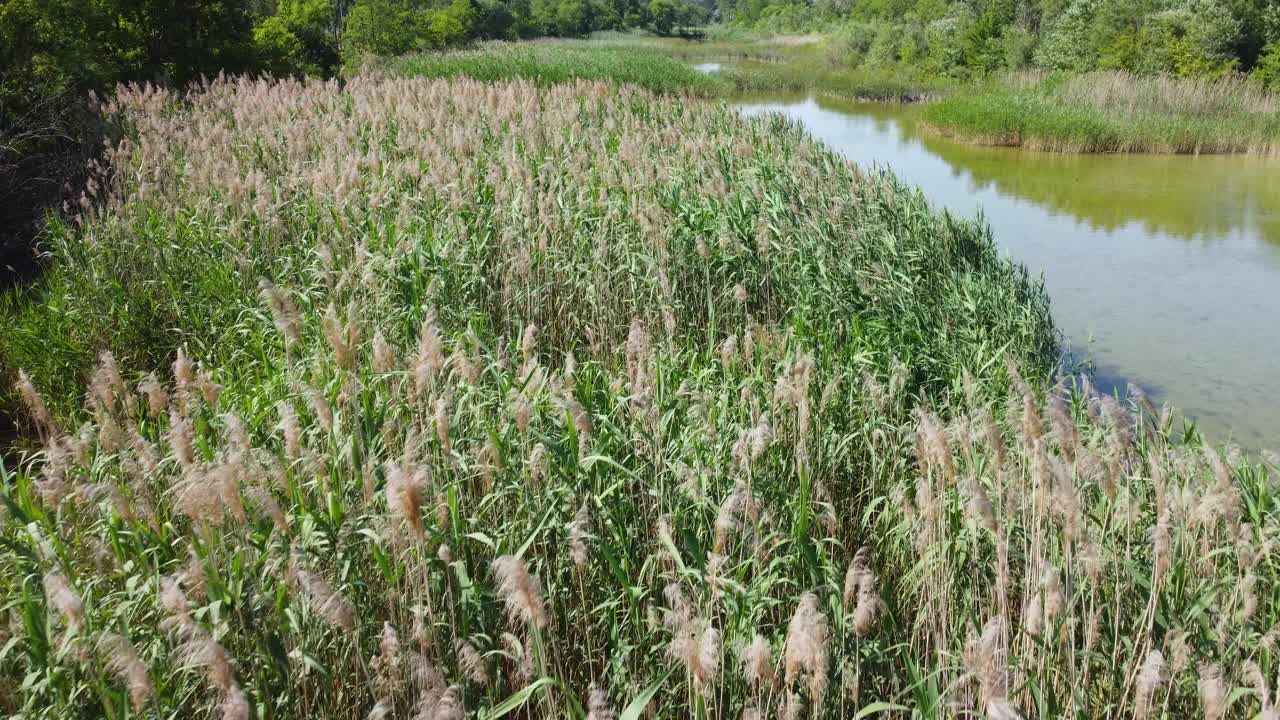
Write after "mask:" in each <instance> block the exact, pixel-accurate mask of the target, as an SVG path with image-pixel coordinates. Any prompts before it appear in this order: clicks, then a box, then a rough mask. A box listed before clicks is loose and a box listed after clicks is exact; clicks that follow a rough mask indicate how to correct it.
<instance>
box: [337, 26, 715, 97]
mask: <svg viewBox="0 0 1280 720" xmlns="http://www.w3.org/2000/svg"><path fill="white" fill-rule="evenodd" d="M362 70H363V71H364V72H365V73H366V74H370V73H376V74H389V75H396V76H401V77H421V78H454V77H466V78H472V79H474V80H483V81H488V82H492V81H498V80H528V81H530V82H533V83H536V84H538V85H549V84H553V83H564V82H572V81H576V80H601V81H611V82H616V83H626V84H630V85H637V86H639V87H643V88H645V89H647V90H652V91H654V92H680V93H688V94H693V95H700V96H704V97H706V96H715V95H724V94H726V93H727V92H728V91H729V90H730V89H731V87H730V86H729V85H728V83H726V82H725V81H724V80H722V79H721V78H719V77H716V76H714V75H708V74H706V73H701V72H698V71H697V70H695V69H693V68H692V67H690V66H689V65H688V63H685V62H681V61H680V60H677V59H674V58H672V57H668V56H667V55H666V54H664V53H662V52H659V51H658V50H657V49H655V48H651V47H648V46H645V45H642V44H626V45H623V44H617V43H600V42H586V41H580V40H542V41H536V42H519V43H515V42H488V43H483V44H481V45H479V46H478V47H474V48H468V49H462V50H446V51H441V52H428V53H418V54H411V55H405V56H402V57H395V58H381V59H373V60H371V61H368V63H367V64H366V66H365V67H364V68H362Z"/></svg>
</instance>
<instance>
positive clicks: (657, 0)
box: [649, 0, 680, 35]
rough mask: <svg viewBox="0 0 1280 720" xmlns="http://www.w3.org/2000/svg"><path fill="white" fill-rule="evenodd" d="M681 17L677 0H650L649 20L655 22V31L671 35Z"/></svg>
mask: <svg viewBox="0 0 1280 720" xmlns="http://www.w3.org/2000/svg"><path fill="white" fill-rule="evenodd" d="M679 17H680V6H679V5H678V4H677V2H676V0H650V2H649V21H650V22H652V23H653V31H654V32H655V33H657V34H659V35H670V34H671V31H672V30H673V29H675V26H676V23H677V22H678V21H679Z"/></svg>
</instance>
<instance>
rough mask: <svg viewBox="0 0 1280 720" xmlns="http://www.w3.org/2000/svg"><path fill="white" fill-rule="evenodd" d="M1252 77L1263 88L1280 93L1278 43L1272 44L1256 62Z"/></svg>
mask: <svg viewBox="0 0 1280 720" xmlns="http://www.w3.org/2000/svg"><path fill="white" fill-rule="evenodd" d="M1254 77H1256V78H1257V80H1258V81H1259V82H1260V83H1261V84H1262V86H1263V87H1266V88H1269V89H1271V90H1273V91H1280V43H1272V44H1271V45H1268V46H1267V49H1266V51H1264V52H1263V53H1262V57H1261V58H1259V60H1258V68H1257V69H1256V70H1254Z"/></svg>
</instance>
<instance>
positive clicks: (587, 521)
mask: <svg viewBox="0 0 1280 720" xmlns="http://www.w3.org/2000/svg"><path fill="white" fill-rule="evenodd" d="M590 537H591V506H590V505H588V504H587V503H586V502H583V503H582V505H581V506H580V507H579V508H578V512H577V513H575V514H574V516H573V522H572V523H570V524H569V551H570V552H571V553H572V554H573V566H574V568H575V569H576V570H577V571H578V574H579V575H581V574H583V573H584V572H586V569H587V560H588V555H587V540H588V539H589V538H590Z"/></svg>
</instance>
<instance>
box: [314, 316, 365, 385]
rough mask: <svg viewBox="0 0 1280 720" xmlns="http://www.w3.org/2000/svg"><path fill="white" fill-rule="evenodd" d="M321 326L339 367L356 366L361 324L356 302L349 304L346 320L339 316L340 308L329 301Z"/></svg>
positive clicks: (349, 367)
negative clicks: (357, 316)
mask: <svg viewBox="0 0 1280 720" xmlns="http://www.w3.org/2000/svg"><path fill="white" fill-rule="evenodd" d="M320 326H321V330H322V331H323V332H324V338H325V341H326V342H328V343H329V349H330V350H331V351H332V352H333V359H334V362H335V363H337V365H338V367H340V368H344V369H348V370H349V369H352V368H354V367H355V362H356V351H357V345H358V344H359V342H360V324H359V322H358V321H357V319H356V306H355V303H351V304H349V305H347V313H346V320H345V322H344V321H343V320H342V319H340V318H339V317H338V309H337V308H336V307H335V306H334V304H333V303H329V307H328V308H326V309H325V313H324V317H323V318H321V321H320Z"/></svg>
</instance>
